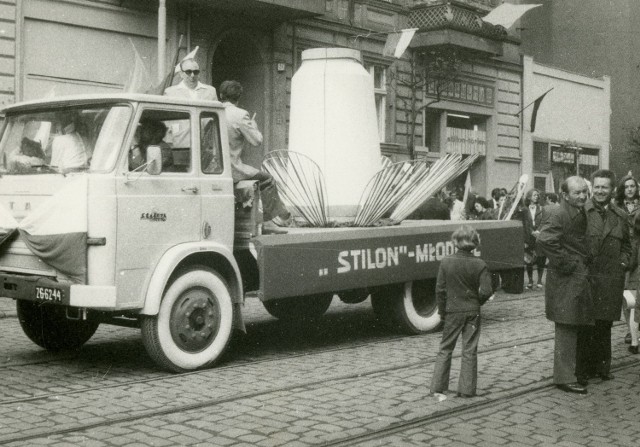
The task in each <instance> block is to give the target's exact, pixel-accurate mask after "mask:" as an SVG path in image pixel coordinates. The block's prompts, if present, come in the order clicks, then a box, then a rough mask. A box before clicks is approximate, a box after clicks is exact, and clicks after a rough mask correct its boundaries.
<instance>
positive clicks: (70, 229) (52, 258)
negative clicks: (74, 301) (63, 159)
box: [18, 175, 88, 282]
mask: <svg viewBox="0 0 640 447" xmlns="http://www.w3.org/2000/svg"><path fill="white" fill-rule="evenodd" d="M87 183H88V182H87V176H86V175H81V176H80V177H78V178H76V179H73V180H72V181H71V182H69V183H68V184H67V185H66V186H65V187H63V188H62V189H61V190H60V191H58V192H57V193H55V194H54V195H53V196H51V197H49V198H48V199H47V200H46V201H44V202H42V203H41V204H40V205H39V206H38V207H37V208H35V209H34V210H33V211H32V212H31V213H30V214H29V215H27V217H25V218H24V219H23V220H22V221H20V223H19V224H18V230H19V231H20V236H21V237H22V240H23V241H24V242H25V244H26V245H27V247H28V248H29V249H30V250H31V251H32V252H33V254H35V255H36V256H38V257H39V258H40V259H42V260H43V261H44V262H46V263H47V264H49V265H50V266H52V267H53V268H55V269H56V270H59V271H61V272H62V273H64V274H65V275H67V276H69V277H70V278H71V279H73V280H74V281H76V282H82V281H83V280H84V279H85V276H86V273H87Z"/></svg>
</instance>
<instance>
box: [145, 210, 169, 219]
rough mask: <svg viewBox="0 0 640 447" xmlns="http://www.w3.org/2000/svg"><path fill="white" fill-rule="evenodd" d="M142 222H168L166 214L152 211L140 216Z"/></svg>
mask: <svg viewBox="0 0 640 447" xmlns="http://www.w3.org/2000/svg"><path fill="white" fill-rule="evenodd" d="M140 220H150V221H151V222H165V221H166V220H167V215H166V214H165V213H158V212H157V211H152V212H150V213H142V214H141V215H140Z"/></svg>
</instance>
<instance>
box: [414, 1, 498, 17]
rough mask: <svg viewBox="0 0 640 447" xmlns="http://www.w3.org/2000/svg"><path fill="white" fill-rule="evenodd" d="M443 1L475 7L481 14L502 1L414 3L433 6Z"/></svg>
mask: <svg viewBox="0 0 640 447" xmlns="http://www.w3.org/2000/svg"><path fill="white" fill-rule="evenodd" d="M443 3H453V4H460V5H464V6H465V7H467V8H472V9H475V10H476V11H478V12H480V13H481V14H486V13H488V12H489V11H491V10H492V9H493V8H495V7H496V6H499V5H500V4H501V3H502V0H450V1H449V2H447V1H446V0H418V1H416V2H415V5H416V6H420V5H426V6H434V5H441V4H443Z"/></svg>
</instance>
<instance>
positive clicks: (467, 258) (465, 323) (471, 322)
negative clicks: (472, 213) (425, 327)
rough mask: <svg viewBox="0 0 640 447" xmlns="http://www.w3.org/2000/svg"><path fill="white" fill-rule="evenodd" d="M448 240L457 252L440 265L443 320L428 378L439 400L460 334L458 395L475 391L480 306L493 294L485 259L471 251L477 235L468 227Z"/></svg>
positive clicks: (438, 290)
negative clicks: (430, 374)
mask: <svg viewBox="0 0 640 447" xmlns="http://www.w3.org/2000/svg"><path fill="white" fill-rule="evenodd" d="M451 239H452V241H453V243H454V244H455V246H456V247H457V249H458V251H457V252H456V253H455V254H453V255H449V256H447V257H445V258H444V259H443V260H442V263H441V264H440V270H439V271H438V281H437V284H436V298H437V300H438V313H439V314H440V317H441V318H443V319H444V328H443V330H442V341H441V342H440V352H439V353H438V356H437V357H436V365H435V369H434V371H433V378H432V380H431V393H432V394H434V395H437V396H438V398H439V399H443V397H442V393H443V392H444V391H446V390H448V389H449V375H450V371H451V354H452V353H453V349H454V348H455V346H456V342H457V341H458V337H459V336H460V334H462V361H461V366H460V378H459V380H458V396H461V397H473V396H475V394H476V383H477V375H478V340H479V339H480V306H482V305H483V304H484V303H485V302H486V301H487V300H488V299H489V298H490V297H491V295H492V294H493V289H492V287H491V274H490V273H489V270H488V269H487V264H485V262H484V261H483V260H482V259H480V258H478V257H476V256H474V254H473V253H472V252H473V250H475V249H476V248H477V247H478V246H479V245H480V236H479V235H478V233H477V232H476V230H474V229H473V228H471V227H470V226H467V225H465V226H462V227H460V228H458V229H457V230H456V231H454V232H453V235H452V236H451Z"/></svg>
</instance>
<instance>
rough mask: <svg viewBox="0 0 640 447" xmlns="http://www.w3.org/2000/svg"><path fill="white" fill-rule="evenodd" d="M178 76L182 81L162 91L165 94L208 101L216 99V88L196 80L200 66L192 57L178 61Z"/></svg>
mask: <svg viewBox="0 0 640 447" xmlns="http://www.w3.org/2000/svg"><path fill="white" fill-rule="evenodd" d="M180 77H181V78H182V81H181V82H180V83H179V84H178V85H174V86H171V87H169V88H167V89H166V90H165V91H164V94H165V95H166V96H174V97H179V98H190V99H205V100H209V101H217V100H218V95H216V89H215V88H214V87H212V86H210V85H207V84H203V83H202V82H200V81H199V80H198V78H199V77H200V66H199V65H198V63H197V62H196V61H195V60H194V59H185V60H183V61H182V62H180Z"/></svg>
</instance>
